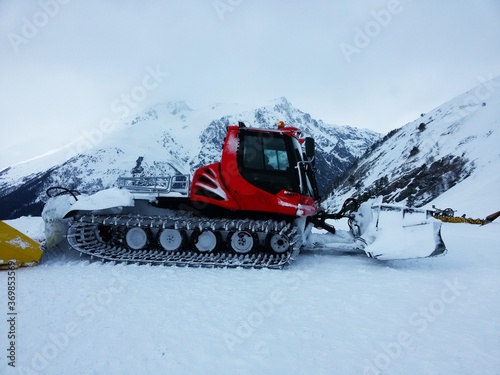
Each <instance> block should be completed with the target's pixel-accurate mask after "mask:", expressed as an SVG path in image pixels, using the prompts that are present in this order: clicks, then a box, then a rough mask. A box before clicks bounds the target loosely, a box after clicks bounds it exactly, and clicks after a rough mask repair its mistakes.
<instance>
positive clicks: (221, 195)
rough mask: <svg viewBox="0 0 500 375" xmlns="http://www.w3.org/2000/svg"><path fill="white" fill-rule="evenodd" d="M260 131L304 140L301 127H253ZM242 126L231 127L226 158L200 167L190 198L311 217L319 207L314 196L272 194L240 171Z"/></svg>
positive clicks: (239, 208) (234, 207)
mask: <svg viewBox="0 0 500 375" xmlns="http://www.w3.org/2000/svg"><path fill="white" fill-rule="evenodd" d="M252 131H256V132H266V133H278V134H285V135H288V136H290V137H295V138H296V139H298V140H299V142H300V143H302V142H303V139H301V138H299V136H300V130H299V129H297V128H283V129H280V130H274V131H273V130H264V129H252ZM239 133H240V128H239V127H238V126H228V129H227V135H226V139H225V141H224V147H223V150H222V157H221V161H220V162H219V163H214V164H210V165H207V166H204V167H202V168H200V169H198V170H197V171H196V172H195V174H194V176H193V182H192V184H191V191H190V200H192V201H194V202H204V203H209V204H212V205H216V206H219V207H223V208H226V209H228V210H233V211H257V212H267V213H273V214H279V215H286V216H311V215H314V214H315V213H316V212H317V210H318V204H317V202H316V201H315V200H314V198H312V197H309V196H304V195H301V194H298V193H296V192H292V191H288V190H284V189H283V190H281V191H279V192H278V193H277V194H271V193H269V192H267V191H265V190H262V189H260V188H258V187H257V186H255V185H253V184H252V183H250V182H249V181H247V180H246V179H245V178H243V176H242V175H241V174H240V172H239V168H238V158H237V154H238V147H239V138H238V134H239Z"/></svg>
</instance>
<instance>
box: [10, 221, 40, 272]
mask: <svg viewBox="0 0 500 375" xmlns="http://www.w3.org/2000/svg"><path fill="white" fill-rule="evenodd" d="M42 254H43V250H42V248H41V245H40V244H39V243H38V242H36V241H33V240H32V239H31V238H29V237H27V236H26V235H24V234H23V233H21V232H19V231H18V230H17V229H14V228H12V227H11V226H10V225H7V224H5V223H4V222H3V221H0V269H2V268H3V269H5V268H9V267H13V268H17V267H21V266H34V265H35V264H37V263H38V262H39V261H40V258H41V257H42Z"/></svg>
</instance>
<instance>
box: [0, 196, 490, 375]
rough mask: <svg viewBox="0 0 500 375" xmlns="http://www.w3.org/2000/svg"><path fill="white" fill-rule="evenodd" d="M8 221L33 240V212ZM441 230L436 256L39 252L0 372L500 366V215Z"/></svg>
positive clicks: (21, 289) (0, 329) (391, 370)
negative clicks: (166, 263) (276, 263)
mask: <svg viewBox="0 0 500 375" xmlns="http://www.w3.org/2000/svg"><path fill="white" fill-rule="evenodd" d="M483 208H484V210H489V211H486V212H485V215H486V214H488V213H491V212H490V211H492V209H491V207H488V206H487V205H485V206H484V207H483ZM9 223H10V224H13V225H15V226H17V227H18V228H20V229H22V230H23V231H25V232H28V233H29V234H30V235H31V236H33V237H35V238H38V239H40V238H42V237H43V233H42V231H43V226H41V225H40V224H41V223H40V219H39V218H23V219H19V220H15V221H12V222H9ZM442 232H443V238H444V240H445V242H446V244H447V246H448V249H449V252H448V254H447V255H446V256H444V257H438V258H431V259H423V260H407V261H390V262H381V261H374V260H371V259H369V258H367V257H365V256H364V255H341V254H339V255H309V254H304V255H301V256H300V257H299V259H297V260H296V261H295V262H294V263H293V264H292V266H291V267H289V268H287V269H284V270H281V271H275V270H246V269H197V268H169V267H162V266H159V267H157V266H154V267H151V266H137V265H113V264H101V263H99V262H93V263H89V261H88V260H84V259H80V258H78V257H77V256H73V254H71V253H68V254H66V255H64V254H59V253H57V252H55V253H49V254H44V258H43V260H42V262H41V264H40V265H38V266H36V267H34V268H30V269H18V270H17V271H16V272H15V277H16V284H17V287H16V303H17V305H16V307H17V311H18V315H17V321H16V329H17V332H16V333H17V338H16V344H15V348H16V363H15V365H16V367H15V368H12V367H10V366H8V362H9V359H8V358H7V355H6V354H5V353H8V350H7V349H9V342H8V339H7V334H8V332H7V331H8V324H7V319H8V315H7V303H6V302H3V305H4V306H2V307H0V311H3V317H2V319H1V320H2V321H3V323H2V324H0V347H1V348H2V352H3V353H4V354H3V355H2V356H1V358H0V368H1V369H2V372H1V373H2V374H66V373H71V374H89V375H90V374H217V375H220V374H328V375H330V374H371V375H372V374H398V375H399V374H418V375H420V374H498V373H500V317H499V314H498V312H499V311H500V297H499V296H500V275H499V273H498V269H499V268H500V252H499V251H498V248H499V246H498V244H499V243H500V223H497V222H494V223H492V224H489V225H486V226H483V227H480V226H477V225H470V224H444V225H443V231H442ZM400 240H401V239H400ZM0 295H1V296H2V297H1V298H0V300H1V301H6V298H5V297H4V296H6V295H7V272H2V273H0Z"/></svg>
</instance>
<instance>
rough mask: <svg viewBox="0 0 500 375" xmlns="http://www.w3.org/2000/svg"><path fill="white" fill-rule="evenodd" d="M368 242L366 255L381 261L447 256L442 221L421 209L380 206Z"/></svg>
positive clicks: (375, 210) (375, 211)
mask: <svg viewBox="0 0 500 375" xmlns="http://www.w3.org/2000/svg"><path fill="white" fill-rule="evenodd" d="M372 215H373V216H372V222H371V224H370V228H368V230H367V232H366V235H368V236H367V237H365V235H364V236H363V237H365V239H367V243H368V246H366V247H365V252H366V254H367V255H368V256H369V257H371V258H376V259H380V260H391V259H411V258H426V257H433V256H437V255H443V254H445V253H446V246H445V244H444V242H443V239H442V237H441V225H442V223H441V222H440V221H439V220H436V219H434V218H433V217H432V215H431V213H430V211H428V210H426V209H420V208H408V207H404V206H396V205H387V204H377V205H373V206H372Z"/></svg>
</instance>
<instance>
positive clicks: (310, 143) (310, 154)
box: [306, 137, 315, 165]
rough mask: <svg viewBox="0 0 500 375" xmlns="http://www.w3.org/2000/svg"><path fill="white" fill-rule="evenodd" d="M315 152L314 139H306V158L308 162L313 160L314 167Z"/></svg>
mask: <svg viewBox="0 0 500 375" xmlns="http://www.w3.org/2000/svg"><path fill="white" fill-rule="evenodd" d="M314 152H315V145H314V138H311V137H306V157H307V160H312V162H313V165H314V161H315V160H314Z"/></svg>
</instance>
